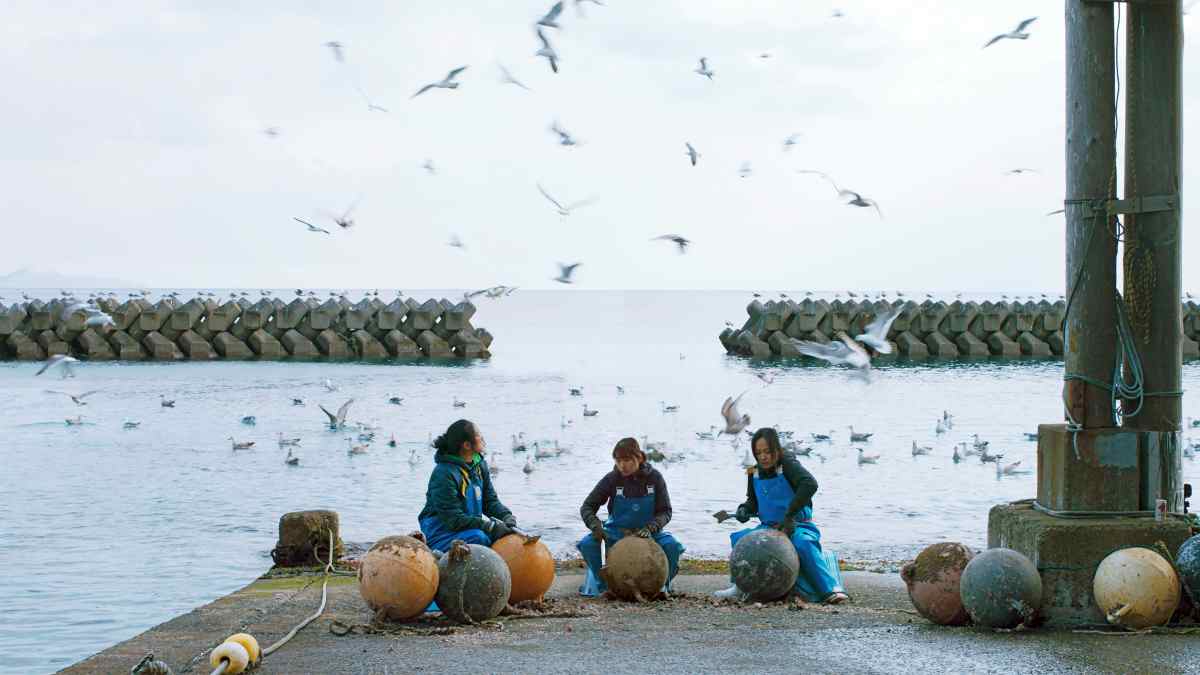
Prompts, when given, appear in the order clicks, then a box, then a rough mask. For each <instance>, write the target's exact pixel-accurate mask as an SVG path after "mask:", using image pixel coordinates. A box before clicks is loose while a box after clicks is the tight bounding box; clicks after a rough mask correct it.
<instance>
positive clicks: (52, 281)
mask: <svg viewBox="0 0 1200 675" xmlns="http://www.w3.org/2000/svg"><path fill="white" fill-rule="evenodd" d="M0 288H94V289H106V290H107V289H113V288H146V284H142V283H138V282H136V281H129V280H128V279H117V278H114V277H102V276H93V275H91V274H60V273H58V272H55V271H54V270H39V269H32V268H28V267H24V268H21V269H19V270H17V271H15V272H11V273H9V274H5V275H0Z"/></svg>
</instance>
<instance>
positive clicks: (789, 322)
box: [718, 299, 1200, 359]
mask: <svg viewBox="0 0 1200 675" xmlns="http://www.w3.org/2000/svg"><path fill="white" fill-rule="evenodd" d="M897 307H899V308H902V310H901V312H900V316H899V317H897V319H896V321H895V323H893V324H892V327H891V330H889V331H888V336H887V337H888V340H889V341H891V342H892V343H893V344H894V345H895V350H894V353H896V354H898V355H900V356H903V357H906V358H909V359H928V358H960V357H964V358H969V357H988V356H998V357H1006V358H1017V357H1023V356H1032V357H1061V356H1062V353H1063V335H1062V332H1061V331H1060V330H1059V328H1060V326H1061V323H1062V318H1063V313H1064V312H1065V311H1066V303H1065V302H1063V301H1061V300H1060V301H1058V302H1054V303H1051V302H1047V301H1042V302H995V303H993V302H982V303H975V302H953V303H950V304H946V303H945V302H940V301H939V302H934V301H932V300H926V301H925V302H923V303H921V304H917V303H915V302H912V301H907V302H905V301H895V302H891V303H889V302H887V301H885V300H879V301H874V302H873V301H870V300H864V301H861V302H855V301H849V302H842V301H841V300H834V301H833V302H826V301H825V300H809V299H806V300H803V301H801V302H795V301H792V300H780V301H775V300H770V301H767V302H765V303H763V302H759V301H758V300H754V301H753V302H751V303H750V304H749V305H747V306H746V313H747V314H748V315H749V318H748V319H747V320H746V323H745V324H744V325H743V326H742V327H741V328H740V329H738V328H726V329H725V330H723V331H721V334H720V335H719V336H718V339H720V341H721V344H722V345H723V346H724V347H725V350H726V351H728V352H729V353H730V354H740V355H743V356H752V357H756V358H767V357H771V356H782V357H799V356H800V353H799V352H798V351H796V347H795V345H794V344H792V341H791V339H789V338H796V339H799V340H812V341H815V342H822V343H828V342H829V341H830V340H832V339H835V338H836V335H837V332H838V331H845V332H846V333H848V334H849V335H851V336H853V335H857V334H859V333H861V332H862V330H863V327H864V326H866V325H867V324H869V323H870V322H871V321H872V320H874V319H875V317H876V316H879V315H880V314H881V313H883V312H888V311H891V310H892V309H894V308H897ZM1182 330H1183V357H1184V358H1185V359H1186V358H1196V357H1200V345H1198V344H1197V339H1198V338H1200V305H1197V304H1196V303H1193V302H1188V303H1184V305H1183V326H1182Z"/></svg>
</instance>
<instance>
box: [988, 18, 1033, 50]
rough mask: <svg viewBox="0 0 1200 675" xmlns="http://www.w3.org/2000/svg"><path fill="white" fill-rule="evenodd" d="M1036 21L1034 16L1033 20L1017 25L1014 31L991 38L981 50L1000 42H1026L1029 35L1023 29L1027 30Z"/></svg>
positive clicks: (1026, 20)
mask: <svg viewBox="0 0 1200 675" xmlns="http://www.w3.org/2000/svg"><path fill="white" fill-rule="evenodd" d="M1037 19H1038V18H1037V17H1036V16H1035V17H1033V18H1030V19H1025V20H1024V21H1022V22H1021V23H1019V24H1017V27H1016V28H1015V29H1013V30H1011V31H1009V32H1007V33H1001V34H999V35H997V36H996V37H994V38H992V39H991V40H988V41H987V44H985V45H983V49H987V48H988V47H991V46H992V45H994V44H996V43H997V42H999V41H1001V40H1028V39H1029V33H1026V32H1025V29H1026V28H1028V27H1029V25H1030V24H1032V23H1033V22H1034V21H1037Z"/></svg>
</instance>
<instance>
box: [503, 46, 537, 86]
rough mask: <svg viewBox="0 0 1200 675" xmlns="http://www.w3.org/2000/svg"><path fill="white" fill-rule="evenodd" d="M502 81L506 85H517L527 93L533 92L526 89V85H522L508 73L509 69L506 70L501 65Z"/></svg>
mask: <svg viewBox="0 0 1200 675" xmlns="http://www.w3.org/2000/svg"><path fill="white" fill-rule="evenodd" d="M539 56H540V54H539ZM500 81H501V82H503V83H504V84H515V85H517V86H518V87H520V88H522V89H524V90H525V91H533V90H532V89H530V88H529V87H526V86H525V84H524V83H522V82H521V81H520V80H518V79H517V78H515V77H513V74H512V73H510V72H508V68H505V67H504V66H503V65H500Z"/></svg>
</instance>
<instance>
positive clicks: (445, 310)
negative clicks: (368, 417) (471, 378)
mask: <svg viewBox="0 0 1200 675" xmlns="http://www.w3.org/2000/svg"><path fill="white" fill-rule="evenodd" d="M94 303H95V304H94V305H93V306H92V307H87V306H85V305H84V304H83V303H80V302H78V301H75V300H73V299H70V298H62V299H54V300H50V301H49V302H43V301H41V300H31V301H29V302H25V303H17V304H13V305H11V306H5V305H4V304H3V303H0V359H7V360H11V359H17V360H26V361H34V360H41V359H45V358H47V357H50V356H53V355H55V354H66V355H69V356H74V357H77V358H81V359H88V360H112V359H119V360H122V361H142V360H152V361H177V360H192V361H205V360H210V359H266V360H276V359H331V360H387V359H417V358H455V357H457V358H465V359H473V358H487V357H489V356H491V353H490V351H489V349H490V347H491V345H492V334H491V333H489V332H488V331H487V330H486V329H484V328H476V327H474V326H472V325H471V318H472V317H473V316H474V315H475V306H474V305H473V304H471V303H470V302H465V301H464V302H458V303H454V302H451V301H449V300H446V299H444V298H443V299H440V300H433V299H430V300H426V301H424V302H418V301H416V300H414V299H412V298H403V299H401V298H396V299H395V300H393V301H392V302H390V303H384V302H383V301H382V300H380V299H379V298H377V297H367V298H364V299H362V300H361V301H359V302H357V303H352V302H351V301H350V300H348V299H346V298H345V297H340V298H329V299H328V300H325V301H324V302H321V301H319V300H317V299H316V298H313V297H297V298H296V299H294V300H292V301H290V302H284V301H283V300H280V299H278V298H271V297H263V298H262V299H260V300H257V301H251V300H249V299H247V298H244V297H243V298H236V299H234V298H231V299H229V300H227V301H225V302H217V301H216V300H214V299H211V298H204V297H195V298H192V299H190V300H187V301H181V300H180V299H179V298H177V297H163V298H162V299H160V300H158V301H157V302H154V303H151V302H149V301H148V300H146V299H143V298H132V299H129V300H128V301H125V302H118V300H117V299H116V298H115V297H98V298H95V299H94ZM97 311H99V312H103V313H104V314H107V317H103V316H101V317H100V320H97ZM110 318H111V320H109V319H110Z"/></svg>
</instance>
